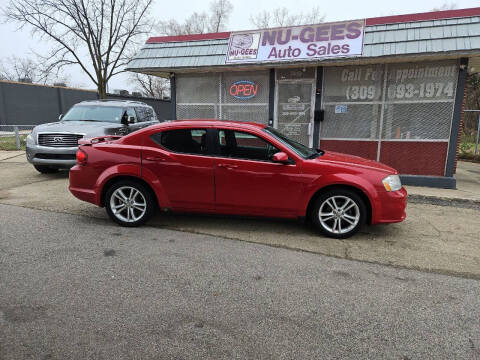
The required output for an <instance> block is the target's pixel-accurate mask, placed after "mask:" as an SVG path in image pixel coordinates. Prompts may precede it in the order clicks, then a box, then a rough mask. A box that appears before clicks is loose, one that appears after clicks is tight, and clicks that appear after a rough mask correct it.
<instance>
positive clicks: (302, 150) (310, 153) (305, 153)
mask: <svg viewBox="0 0 480 360" xmlns="http://www.w3.org/2000/svg"><path fill="white" fill-rule="evenodd" d="M264 130H265V131H266V132H267V133H269V134H271V135H273V136H274V137H275V138H277V139H278V140H280V141H281V142H282V143H284V144H285V145H287V146H288V147H289V148H290V149H292V150H293V151H295V152H296V153H297V154H298V155H300V156H301V157H303V158H304V159H313V158H315V157H317V156H318V155H321V154H322V153H321V152H317V151H315V150H313V149H310V148H309V147H307V146H305V145H302V144H300V143H299V142H296V141H294V140H292V139H289V138H288V137H286V136H285V135H283V134H282V133H281V132H279V131H278V130H275V129H274V128H272V127H270V126H268V127H266V128H265V129H264Z"/></svg>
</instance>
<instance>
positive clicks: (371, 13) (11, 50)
mask: <svg viewBox="0 0 480 360" xmlns="http://www.w3.org/2000/svg"><path fill="white" fill-rule="evenodd" d="M155 1H156V2H155V4H154V6H153V7H152V8H151V13H152V15H153V16H154V17H156V18H158V19H169V18H175V19H177V20H178V21H182V20H183V19H184V18H185V17H187V16H188V15H189V14H190V13H192V12H193V11H198V12H201V11H204V10H207V9H208V4H209V1H208V0H196V1H193V0H175V1H165V0H155ZM231 2H232V3H233V6H234V8H233V13H232V15H231V17H230V20H229V26H228V29H227V30H246V29H251V28H252V25H251V24H250V22H249V18H250V16H251V15H255V13H256V12H259V11H262V10H268V9H273V8H276V7H286V8H288V9H291V10H292V12H298V11H308V9H311V8H313V7H315V6H319V7H320V8H321V10H322V12H323V13H324V14H325V21H337V20H350V19H361V18H369V17H376V16H386V15H398V14H409V13H416V12H424V11H429V10H431V9H432V8H435V7H440V6H442V5H443V4H444V3H452V2H451V1H443V0H401V1H385V0H364V1H359V0H338V1H326V0H323V1H320V0H261V1H260V0H241V1H238V0H231ZM453 3H455V4H456V5H457V8H459V9H460V8H470V7H477V6H480V1H479V0H458V1H454V2H453ZM7 4H8V0H0V7H4V6H6V5H7ZM151 35H152V36H154V35H156V34H154V33H153V34H151ZM0 39H1V48H0V49H1V50H0V58H4V57H8V56H11V55H16V56H19V57H30V56H32V55H31V54H32V50H33V51H35V52H40V53H45V52H46V51H47V50H48V48H49V44H48V43H47V42H46V43H41V42H39V41H38V39H32V38H31V35H30V32H29V31H28V30H25V29H24V30H21V31H18V30H17V29H16V26H15V25H13V24H3V21H2V23H0ZM65 72H66V73H67V76H68V77H69V78H70V82H71V83H72V84H74V85H77V86H81V87H85V88H91V89H93V88H95V85H94V84H93V83H92V82H91V81H90V80H89V78H88V77H87V76H86V75H84V74H82V72H81V70H80V69H79V68H76V67H70V68H68V69H67V70H66V71H65ZM109 89H110V90H113V89H128V90H130V91H131V90H133V89H132V86H131V84H129V81H128V76H127V75H125V74H122V75H118V76H116V77H114V78H112V79H111V80H110V83H109Z"/></svg>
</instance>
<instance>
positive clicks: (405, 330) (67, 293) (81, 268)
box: [0, 204, 480, 360]
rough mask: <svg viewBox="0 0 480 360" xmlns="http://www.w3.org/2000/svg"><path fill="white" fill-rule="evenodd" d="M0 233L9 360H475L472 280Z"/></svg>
mask: <svg viewBox="0 0 480 360" xmlns="http://www.w3.org/2000/svg"><path fill="white" fill-rule="evenodd" d="M0 223H1V224H2V231H1V233H0V239H1V241H0V359H2V360H18V359H41V360H47V359H49V360H54V359H58V360H64V359H116V360H120V359H142V360H144V359H152V360H153V359H155V360H157V359H228V360H230V359H274V360H278V359H355V360H357V359H374V358H375V359H398V360H400V359H401V360H406V359H411V360H413V359H472V360H475V359H478V358H479V356H480V306H479V305H480V301H479V299H480V282H479V281H477V280H473V279H463V278H458V277H452V276H446V275H441V274H432V273H425V272H420V271H414V270H407V269H398V268H392V267H389V266H383V265H378V264H369V263H365V262H359V261H351V260H344V259H338V258H334V257H327V256H322V255H318V254H311V253H306V252H301V251H291V250H288V249H280V248H275V247H271V246H265V245H262V244H253V243H247V242H244V241H237V240H230V239H225V238H221V237H215V236H210V235H201V234H193V233H189V232H181V231H172V230H168V229H159V228H156V227H151V226H144V227H141V228H137V229H132V228H120V227H118V226H116V225H115V224H112V223H111V222H110V221H105V220H103V219H92V218H90V217H87V216H80V215H71V214H66V213H52V212H50V211H42V210H33V209H27V208H23V207H19V206H11V205H1V204H0ZM234 225H235V224H230V226H232V227H233V226H234Z"/></svg>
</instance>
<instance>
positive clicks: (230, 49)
mask: <svg viewBox="0 0 480 360" xmlns="http://www.w3.org/2000/svg"><path fill="white" fill-rule="evenodd" d="M479 56H480V8H475V9H461V10H451V11H440V12H431V13H422V14H412V15H400V16H389V17H383V18H371V19H364V20H353V21H346V22H337V23H327V24H319V25H307V26H298V27H290V28H278V29H265V30H252V31H244V32H236V33H216V34H201V35H185V36H173V37H152V38H150V39H149V40H148V41H147V43H146V44H145V46H144V47H143V49H142V50H141V51H140V52H139V53H138V54H137V56H136V57H135V58H134V59H133V60H132V61H131V62H130V64H129V65H128V70H130V71H136V72H141V73H145V74H150V75H156V76H163V77H169V78H170V79H171V84H172V117H173V118H176V119H194V118H218V119H225V120H238V121H255V122H259V123H264V124H267V125H270V126H273V127H275V128H278V129H279V130H280V131H282V132H283V133H284V134H286V135H287V136H289V137H291V138H293V139H295V140H297V141H298V142H301V143H303V144H305V145H308V146H311V147H320V148H322V149H325V150H332V151H339V152H344V153H349V154H353V155H358V156H362V157H366V158H370V159H373V160H378V161H381V162H383V163H385V164H388V165H390V166H392V167H394V168H396V169H398V170H399V172H400V174H402V180H403V181H404V183H406V184H414V185H427V186H439V187H449V188H454V187H455V178H454V177H453V175H454V172H455V165H456V156H457V153H458V138H459V136H458V135H459V131H460V124H461V120H462V114H463V108H462V106H463V100H464V90H465V83H466V78H467V75H468V71H475V67H477V66H476V65H477V63H479V60H478V59H479ZM478 68H480V63H479V66H478Z"/></svg>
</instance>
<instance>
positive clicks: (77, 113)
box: [62, 105, 124, 123]
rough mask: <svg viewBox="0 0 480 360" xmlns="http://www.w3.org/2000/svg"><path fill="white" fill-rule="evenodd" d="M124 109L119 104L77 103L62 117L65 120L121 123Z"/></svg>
mask: <svg viewBox="0 0 480 360" xmlns="http://www.w3.org/2000/svg"><path fill="white" fill-rule="evenodd" d="M123 112H124V109H122V108H121V107H118V106H98V105H77V106H74V107H72V108H71V109H70V110H69V111H68V112H67V113H66V114H65V116H64V117H63V118H62V120H64V121H104V122H111V123H120V120H121V119H122V115H123Z"/></svg>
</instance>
